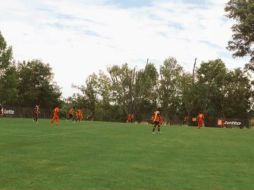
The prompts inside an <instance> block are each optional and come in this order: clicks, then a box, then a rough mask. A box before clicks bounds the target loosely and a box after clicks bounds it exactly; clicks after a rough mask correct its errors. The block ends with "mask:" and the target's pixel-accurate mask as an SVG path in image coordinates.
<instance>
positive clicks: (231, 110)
mask: <svg viewBox="0 0 254 190" xmlns="http://www.w3.org/2000/svg"><path fill="white" fill-rule="evenodd" d="M224 96H225V100H224V113H225V116H226V117H228V118H240V119H248V118H249V116H250V112H251V111H252V110H251V109H252V97H253V96H254V92H253V90H252V88H251V81H250V79H249V77H248V75H247V74H246V73H245V72H243V71H242V70H241V69H235V70H233V71H230V72H228V73H227V75H226V77H225V90H224Z"/></svg>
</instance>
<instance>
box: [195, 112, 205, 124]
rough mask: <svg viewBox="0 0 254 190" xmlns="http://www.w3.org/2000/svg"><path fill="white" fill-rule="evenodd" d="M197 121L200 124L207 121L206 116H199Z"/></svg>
mask: <svg viewBox="0 0 254 190" xmlns="http://www.w3.org/2000/svg"><path fill="white" fill-rule="evenodd" d="M197 120H198V122H200V123H202V122H204V120H205V116H204V114H202V113H200V114H198V118H197Z"/></svg>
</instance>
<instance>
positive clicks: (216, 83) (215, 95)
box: [193, 59, 227, 118]
mask: <svg viewBox="0 0 254 190" xmlns="http://www.w3.org/2000/svg"><path fill="white" fill-rule="evenodd" d="M226 73H227V70H226V66H225V64H224V63H223V62H222V61H221V60H220V59H217V60H212V61H208V62H204V63H202V64H201V66H200V68H199V69H198V71H197V79H198V81H197V83H196V84H195V87H194V88H195V94H194V96H193V97H194V98H195V104H194V107H193V108H194V110H193V111H194V112H193V113H194V114H197V113H198V112H199V111H202V112H204V113H205V114H206V115H209V117H211V118H215V117H222V116H223V115H224V111H223V108H224V94H225V91H224V85H225V76H226Z"/></svg>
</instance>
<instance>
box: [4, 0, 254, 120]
mask: <svg viewBox="0 0 254 190" xmlns="http://www.w3.org/2000/svg"><path fill="white" fill-rule="evenodd" d="M225 12H226V13H227V16H228V17H229V18H230V19H233V20H234V21H235V23H234V25H233V26H232V32H233V36H232V40H231V41H229V43H228V47H227V48H228V49H229V50H230V51H232V52H233V56H234V57H244V56H249V57H250V61H249V63H247V64H246V67H245V68H244V69H240V68H237V69H233V70H230V69H228V68H226V66H225V63H224V62H223V61H222V60H221V59H216V60H210V61H208V62H202V63H201V65H200V66H199V67H198V68H196V70H195V71H194V72H193V73H189V72H186V71H184V69H183V67H182V66H181V64H180V63H178V61H177V60H176V59H175V58H174V57H169V58H168V59H166V60H165V61H164V62H163V64H162V65H161V66H160V67H159V68H156V66H155V64H153V63H147V64H146V65H145V67H144V68H143V69H137V68H131V67H129V65H128V64H123V65H113V66H111V67H109V68H107V70H106V71H101V72H99V73H97V74H96V73H94V74H92V75H90V76H89V77H88V78H87V80H86V82H85V84H84V85H82V86H76V87H75V88H78V89H79V90H80V93H77V94H73V96H72V97H69V98H66V99H64V100H63V99H61V90H60V88H59V86H58V85H57V84H56V83H55V82H54V81H53V72H52V68H51V67H50V65H49V64H45V63H43V62H42V61H40V60H31V61H19V62H15V61H14V59H13V57H12V48H11V47H9V46H7V43H6V41H5V39H4V37H3V36H2V35H1V33H0V103H2V104H4V105H14V106H33V105H35V104H40V105H41V107H44V108H52V107H53V106H54V105H56V104H58V105H61V106H62V110H64V111H67V109H68V108H69V107H70V106H76V107H81V108H85V110H86V112H87V115H89V116H91V117H93V118H94V119H96V120H106V121H125V120H126V116H127V114H128V113H133V114H134V115H135V119H136V120H137V121H143V120H147V119H148V118H149V117H150V114H151V113H152V112H153V111H154V110H155V109H157V108H160V109H161V112H162V114H163V115H164V117H165V119H166V120H168V121H182V120H183V118H184V117H186V116H189V117H192V116H195V115H196V114H197V113H198V112H199V111H202V112H204V113H205V115H207V116H208V117H209V118H210V119H211V120H213V119H215V118H219V117H222V118H225V117H227V118H242V119H248V118H250V117H251V116H252V115H253V97H254V96H253V81H251V74H253V73H251V74H250V72H253V71H254V49H253V43H254V35H253V34H254V27H253V25H254V0H248V1H247V0H229V2H228V3H227V4H226V7H225Z"/></svg>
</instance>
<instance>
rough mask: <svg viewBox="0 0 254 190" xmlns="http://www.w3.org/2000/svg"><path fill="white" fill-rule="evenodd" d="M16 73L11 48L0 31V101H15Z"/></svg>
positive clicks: (8, 102)
mask: <svg viewBox="0 0 254 190" xmlns="http://www.w3.org/2000/svg"><path fill="white" fill-rule="evenodd" d="M16 77H17V73H16V68H15V65H14V63H13V60H12V48H11V47H8V46H7V43H6V42H5V39H4V37H3V36H2V34H1V33H0V103H3V104H8V105H13V104H15V102H16V101H17V81H16Z"/></svg>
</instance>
